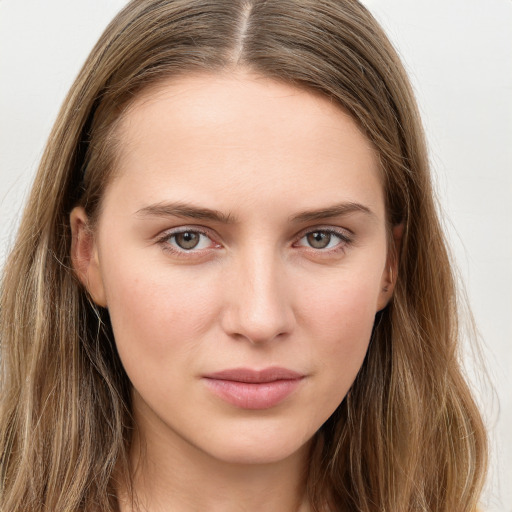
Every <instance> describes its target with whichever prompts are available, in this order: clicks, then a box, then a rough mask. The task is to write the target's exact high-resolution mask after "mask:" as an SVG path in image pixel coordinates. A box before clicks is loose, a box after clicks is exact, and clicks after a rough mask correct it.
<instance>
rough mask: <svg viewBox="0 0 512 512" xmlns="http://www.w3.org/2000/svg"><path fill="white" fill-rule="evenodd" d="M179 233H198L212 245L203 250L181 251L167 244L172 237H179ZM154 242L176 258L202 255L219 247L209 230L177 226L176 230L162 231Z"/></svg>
mask: <svg viewBox="0 0 512 512" xmlns="http://www.w3.org/2000/svg"><path fill="white" fill-rule="evenodd" d="M180 233H199V234H200V235H203V236H206V237H207V238H208V239H209V240H210V242H211V243H212V246H211V247H207V248H203V249H195V248H192V249H190V250H186V249H181V248H179V247H175V246H173V245H171V244H170V243H169V239H171V238H172V237H173V236H176V235H179V234H180ZM156 242H157V243H158V244H160V245H161V246H162V248H163V250H165V251H168V252H171V253H173V254H176V255H178V256H182V255H185V256H189V257H190V256H194V255H199V254H204V253H205V251H210V250H211V249H215V248H218V247H221V244H219V243H218V242H217V241H216V240H215V238H214V237H213V236H212V232H211V230H208V229H206V228H204V227H202V226H195V225H190V226H179V227H176V228H171V229H167V230H165V231H163V232H162V233H160V234H159V235H158V236H157V239H156Z"/></svg>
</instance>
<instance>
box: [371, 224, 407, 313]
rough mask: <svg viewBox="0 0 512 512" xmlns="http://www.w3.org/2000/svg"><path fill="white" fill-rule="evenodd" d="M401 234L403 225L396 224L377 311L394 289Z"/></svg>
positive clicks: (386, 303) (383, 306) (389, 298)
mask: <svg viewBox="0 0 512 512" xmlns="http://www.w3.org/2000/svg"><path fill="white" fill-rule="evenodd" d="M403 232H404V226H403V224H397V225H396V226H394V227H393V229H392V233H391V234H392V242H391V244H390V247H389V249H388V257H387V260H386V268H385V269H384V272H383V273H382V280H381V290H380V294H379V299H378V302H377V311H381V310H382V309H384V308H385V307H386V306H387V305H388V303H389V301H390V300H391V297H392V296H393V291H394V289H395V284H396V280H397V277H398V258H399V254H400V245H401V243H402V235H403Z"/></svg>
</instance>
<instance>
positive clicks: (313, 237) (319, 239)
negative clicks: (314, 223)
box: [306, 231, 332, 249]
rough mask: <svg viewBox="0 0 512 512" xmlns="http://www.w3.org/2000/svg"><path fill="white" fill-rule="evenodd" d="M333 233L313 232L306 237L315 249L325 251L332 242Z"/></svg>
mask: <svg viewBox="0 0 512 512" xmlns="http://www.w3.org/2000/svg"><path fill="white" fill-rule="evenodd" d="M331 237H332V235H331V233H328V232H326V231H313V232H312V233H309V234H308V235H306V240H307V242H308V244H309V245H310V246H311V247H313V248H314V249H325V248H326V247H328V246H329V243H330V242H331Z"/></svg>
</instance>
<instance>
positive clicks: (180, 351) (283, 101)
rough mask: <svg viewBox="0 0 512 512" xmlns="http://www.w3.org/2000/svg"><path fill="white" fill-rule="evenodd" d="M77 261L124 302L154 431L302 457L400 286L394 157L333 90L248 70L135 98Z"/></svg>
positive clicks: (128, 337)
mask: <svg viewBox="0 0 512 512" xmlns="http://www.w3.org/2000/svg"><path fill="white" fill-rule="evenodd" d="M117 135H118V137H119V138H120V141H121V145H120V154H119V160H118V163H117V169H116V177H115V178H114V179H113V181H112V182H111V183H110V184H109V186H108V187H107V190H106V193H105V196H104V200H103V208H102V211H101V215H100V217H99V221H98V224H97V227H96V231H95V233H94V236H90V235H88V234H87V233H88V232H87V229H86V227H85V223H86V217H85V213H84V212H83V210H81V209H80V208H77V209H75V210H74V211H73V213H72V216H71V221H72V226H73V231H74V245H73V258H74V262H75V267H76V269H77V271H78V274H79V275H80V277H81V279H82V280H83V282H84V283H85V284H86V286H87V287H88V288H89V291H90V293H91V295H92V297H93V299H94V300H95V301H96V302H97V303H98V304H100V305H103V306H105V307H107V308H108V310H109V313H110V318H111V321H112V326H113V329H114V334H115V341H116V344H117V347H118V351H119V354H120V357H121V360H122V362H123V365H124V367H125V369H126V372H127V374H128V376H129V378H130V380H131V383H132V385H133V407H134V413H135V418H136V421H137V423H138V426H139V428H140V430H141V432H142V433H143V434H144V435H145V437H146V438H147V439H148V440H149V441H153V442H156V443H157V445H158V443H160V445H161V446H173V447H175V448H176V447H180V446H181V447H186V449H187V450H189V451H190V450H191V451H192V452H196V453H201V454H202V455H205V454H206V455H208V456H210V457H214V458H215V459H220V460H223V461H230V462H244V463H257V462H272V461H278V460H281V459H284V458H286V457H288V456H290V455H292V454H294V453H298V452H299V451H300V448H301V447H306V446H307V443H308V441H309V440H310V439H311V438H312V436H313V435H314V434H315V432H316V431H317V430H318V428H319V427H320V426H321V425H322V424H323V423H324V422H325V421H326V420H327V418H328V417H329V416H330V415H331V414H332V413H333V411H334V410H335V409H336V407H337V406H338V405H339V404H340V402H341V401H342V400H343V398H344V397H345V395H346V393H347V391H348V390H349V388H350V386H351V384H352V382H353V381H354V379H355V377H356V374H357V372H358V370H359V368H360V367H361V364H362V362H363V359H364V356H365V353H366V350H367V347H368V342H369V339H370V334H371V331H372V326H373V323H374V317H375V313H376V312H377V311H378V310H380V309H382V308H383V307H384V306H385V304H386V302H387V301H388V299H389V296H390V294H391V288H392V284H390V283H389V279H390V275H389V274H390V272H389V268H390V260H389V259H388V248H387V243H386V241H387V233H386V223H385V209H384V197H383V188H382V182H381V177H380V174H379V169H378V160H377V157H376V154H375V151H374V150H373V148H372V146H371V144H370V143H369V142H368V140H367V139H366V138H365V137H364V136H363V135H362V134H361V132H360V131H359V130H358V128H357V126H356V124H355V123H354V121H353V120H352V119H351V117H349V116H348V115H347V114H346V113H345V112H344V111H343V110H341V109H340V108H339V107H338V106H336V105H335V104H334V103H333V102H330V101H329V100H328V99H326V98H324V97H321V96H316V95H314V94H312V93H310V92H305V91H302V90H299V89H296V88H294V87H291V86H289V85H284V84H282V83H278V82H275V81H272V80H269V79H266V78H262V77H259V76H257V75H253V74H250V73H242V72H240V73H238V74H236V75H233V74H231V75H229V76H227V75H226V76H224V75H195V76H188V77H186V78H181V79H179V80H173V81H169V82H166V83H163V84H161V85H160V86H159V87H158V88H157V89H152V90H151V91H149V92H146V93H144V94H143V95H141V96H140V97H138V99H136V100H135V102H134V103H133V106H132V107H131V108H130V110H129V112H128V113H127V115H126V117H125V118H124V119H123V120H122V122H121V125H120V127H119V130H118V133H117Z"/></svg>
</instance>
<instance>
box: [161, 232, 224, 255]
mask: <svg viewBox="0 0 512 512" xmlns="http://www.w3.org/2000/svg"><path fill="white" fill-rule="evenodd" d="M159 242H160V243H161V244H163V245H164V248H165V249H166V250H169V251H175V252H193V251H199V250H201V249H210V248H212V247H214V246H215V243H214V242H213V241H212V239H211V238H210V237H209V236H208V235H206V234H205V233H203V232H201V231H197V230H192V229H185V230H183V231H178V232H171V233H166V234H165V235H164V236H163V237H162V238H161V239H160V240H159Z"/></svg>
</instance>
